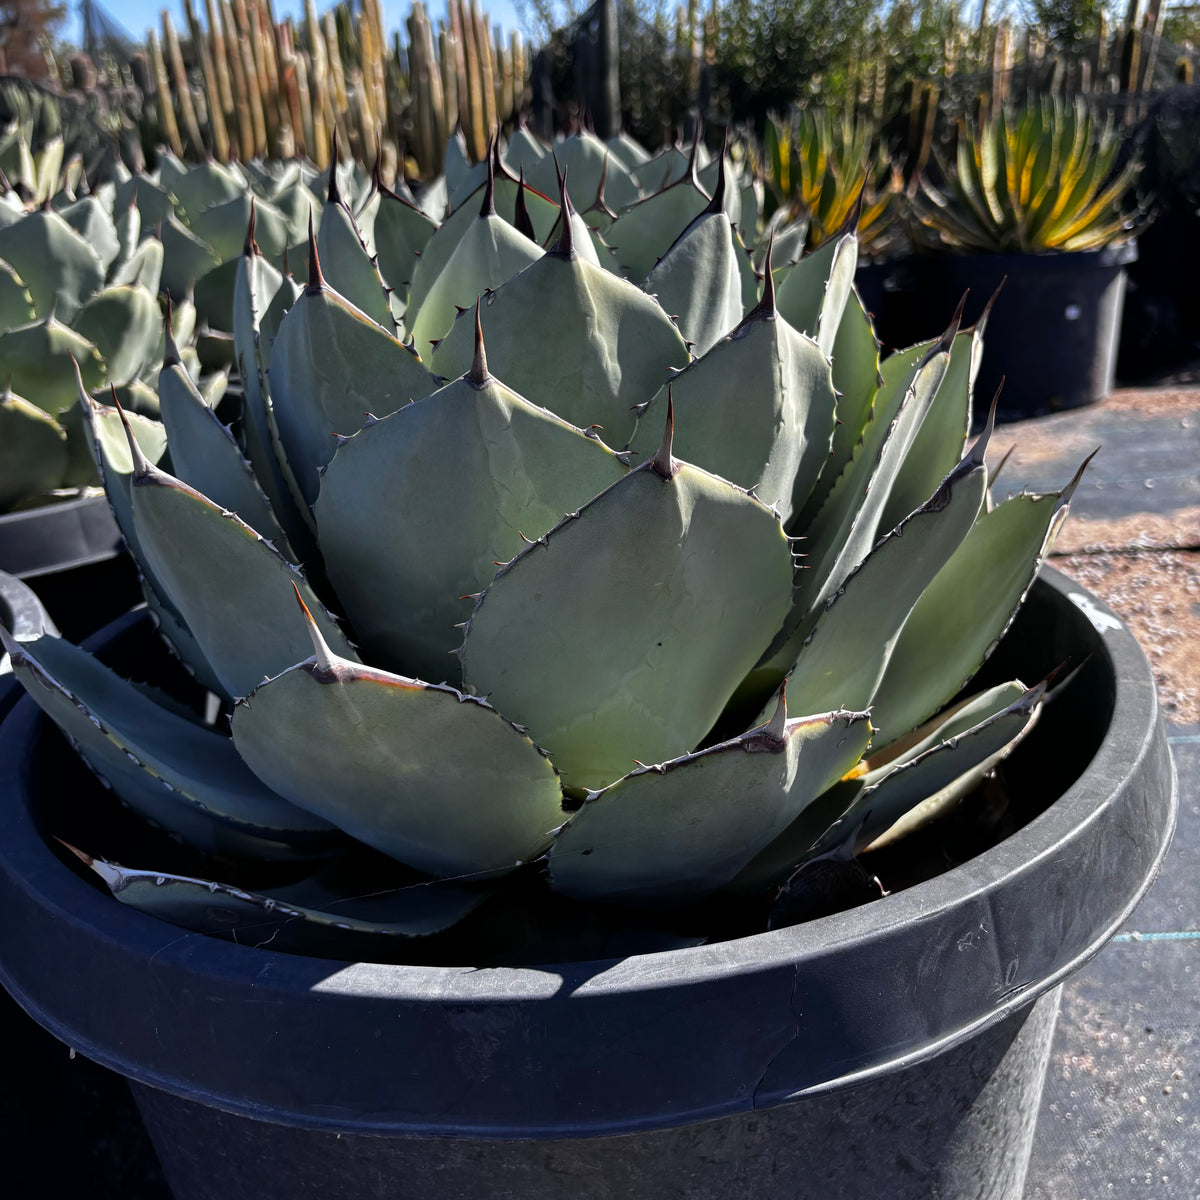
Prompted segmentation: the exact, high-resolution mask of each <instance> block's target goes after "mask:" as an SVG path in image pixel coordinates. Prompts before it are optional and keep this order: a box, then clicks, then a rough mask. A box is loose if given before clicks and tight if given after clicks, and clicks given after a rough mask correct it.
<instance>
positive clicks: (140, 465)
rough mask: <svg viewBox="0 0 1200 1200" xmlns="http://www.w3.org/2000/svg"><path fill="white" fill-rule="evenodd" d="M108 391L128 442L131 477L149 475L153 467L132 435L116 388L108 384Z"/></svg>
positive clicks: (136, 478) (136, 477)
mask: <svg viewBox="0 0 1200 1200" xmlns="http://www.w3.org/2000/svg"><path fill="white" fill-rule="evenodd" d="M109 391H110V392H111V393H112V402H113V407H114V408H115V409H116V410H117V416H118V417H120V418H121V425H122V427H123V428H124V430H125V440H126V441H127V442H128V443H129V457H130V458H131V459H132V460H133V478H134V481H135V482H136V481H137V480H139V479H144V478H145V477H146V476H147V475H149V474H150V473H151V471H152V470H153V468H152V467H151V466H150V460H149V459H147V458H146V456H145V455H144V454H143V453H142V448H141V446H139V445H138V443H137V438H135V437H134V436H133V426H132V425H130V423H129V418H128V417H127V416H126V415H125V410H124V409H123V408H122V407H121V402H120V400H118V399H117V389H116V388H115V387H112V386H111V385H110V387H109Z"/></svg>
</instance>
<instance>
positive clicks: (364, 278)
mask: <svg viewBox="0 0 1200 1200" xmlns="http://www.w3.org/2000/svg"><path fill="white" fill-rule="evenodd" d="M317 248H318V250H319V251H320V254H321V261H322V263H323V264H324V266H323V270H324V272H325V274H326V276H327V277H328V280H329V283H330V286H331V287H332V288H333V289H334V290H335V291H336V292H338V293H339V294H340V295H342V296H345V297H346V299H347V300H348V301H349V302H350V303H351V304H353V305H354V307H355V308H357V309H358V310H359V311H360V312H363V313H365V314H366V315H367V316H368V317H370V318H371V320H372V321H374V322H375V323H376V324H377V325H379V326H381V327H382V328H383V329H385V330H387V331H388V332H389V333H392V332H394V330H395V328H396V322H395V321H394V320H393V319H392V310H391V308H390V307H389V305H388V298H387V292H386V291H385V290H384V285H383V280H382V279H381V278H380V277H379V269H378V267H376V265H375V263H374V262H373V261H372V260H371V258H370V256H369V255H368V254H367V248H366V247H365V246H364V245H363V242H362V235H361V234H360V233H359V231H358V226H357V225H356V224H355V223H354V217H353V216H352V215H351V213H350V210H349V209H348V208H347V207H346V206H345V205H344V204H342V203H340V202H336V201H332V202H330V203H329V204H326V205H325V208H324V209H323V210H322V212H321V227H320V230H319V232H318V234H317ZM309 283H310V284H311V283H312V280H311V279H310V280H309Z"/></svg>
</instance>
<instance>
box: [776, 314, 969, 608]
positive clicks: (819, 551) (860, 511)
mask: <svg viewBox="0 0 1200 1200" xmlns="http://www.w3.org/2000/svg"><path fill="white" fill-rule="evenodd" d="M954 333H955V327H954V326H951V328H950V329H949V330H947V334H946V336H945V337H944V338H943V339H942V340H941V341H940V342H938V343H936V344H935V345H934V346H933V347H932V348H931V349H930V350H929V351H928V352H927V353H926V354H925V355H924V356H923V357H922V358H921V359H920V360H919V361H918V362H917V363H916V364H915V365H914V366H913V367H912V369H911V371H909V372H906V373H905V374H904V376H903V377H902V378H901V380H900V381H899V385H898V387H897V388H896V391H897V393H898V394H899V396H900V397H901V399H900V402H899V405H898V406H897V407H896V409H895V414H894V416H891V415H888V414H889V411H890V404H888V403H887V402H886V401H887V397H886V396H881V395H880V393H882V392H885V390H886V389H887V388H888V385H887V384H886V383H885V385H884V387H883V388H881V389H880V393H876V399H875V411H874V414H873V417H872V425H871V429H870V430H869V431H868V434H867V437H866V438H865V439H864V441H863V444H862V445H861V446H860V447H859V449H858V452H857V453H856V454H855V456H854V458H853V460H852V461H851V463H850V466H849V468H848V469H847V470H845V471H843V473H842V475H841V477H840V478H839V479H838V481H837V483H836V484H835V485H834V487H833V490H832V492H831V493H830V495H829V499H828V500H827V501H826V502H825V504H824V505H823V506H822V508H821V510H820V511H819V512H818V513H817V515H816V517H815V518H814V520H813V522H812V524H811V525H810V526H808V527H807V528H806V529H805V530H804V536H805V541H806V546H805V549H806V553H807V558H806V559H805V568H806V569H805V571H804V572H803V573H802V575H801V577H800V579H799V580H798V581H797V588H796V605H795V607H796V611H797V612H798V613H801V614H803V613H807V612H809V611H810V610H812V609H814V608H815V607H816V605H817V604H819V603H820V602H821V601H822V600H824V599H826V598H827V597H828V596H830V595H831V594H832V593H833V592H834V591H836V590H837V588H839V587H840V586H841V584H842V582H843V580H845V578H846V576H847V575H849V574H850V572H851V571H852V570H854V568H855V567H856V566H857V565H858V564H859V563H860V562H862V560H863V559H864V558H865V557H866V555H867V552H868V551H869V550H870V548H871V547H872V546H873V545H874V544H875V541H876V540H877V538H878V537H879V534H880V533H881V532H884V533H886V532H887V530H881V529H880V518H881V517H882V515H883V509H884V506H885V505H886V503H887V498H888V494H889V492H890V490H891V486H892V482H893V481H894V479H895V478H896V475H897V474H898V473H899V471H900V469H901V467H902V465H903V463H904V459H905V456H906V455H907V454H908V451H909V448H910V447H911V445H912V442H913V439H914V438H915V437H916V435H917V431H918V430H919V429H920V427H921V422H922V421H923V420H924V419H925V415H926V413H928V411H929V408H930V406H931V405H932V404H933V400H934V397H935V396H936V395H937V390H938V388H939V386H940V385H941V382H942V379H943V377H944V376H945V374H946V367H947V365H948V363H949V359H950V346H951V344H952V341H953V337H954ZM885 378H886V375H885Z"/></svg>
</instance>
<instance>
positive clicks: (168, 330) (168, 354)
mask: <svg viewBox="0 0 1200 1200" xmlns="http://www.w3.org/2000/svg"><path fill="white" fill-rule="evenodd" d="M173 320H174V314H173V313H172V312H171V297H170V296H168V297H167V315H166V316H165V317H164V318H163V364H162V365H163V368H164V369H165V368H167V367H177V366H179V364H180V362H181V361H182V359H181V358H180V356H179V346H178V345H177V344H176V342H175V330H174V329H173V328H172V327H171V323H172V321H173Z"/></svg>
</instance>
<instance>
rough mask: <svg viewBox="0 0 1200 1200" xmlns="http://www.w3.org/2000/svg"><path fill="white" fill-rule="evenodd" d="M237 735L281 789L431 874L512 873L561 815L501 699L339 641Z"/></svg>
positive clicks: (238, 721) (547, 773)
mask: <svg viewBox="0 0 1200 1200" xmlns="http://www.w3.org/2000/svg"><path fill="white" fill-rule="evenodd" d="M292 608H293V610H294V609H295V605H294V603H293V605H292ZM233 740H234V744H235V745H236V746H237V749H238V753H239V754H241V756H242V757H243V758H244V759H245V760H246V762H247V763H249V764H250V767H251V769H252V770H253V771H254V772H255V773H256V774H257V775H258V776H259V778H260V779H262V780H264V781H265V782H266V783H268V784H269V785H270V786H271V787H272V788H274V789H275V790H276V791H278V792H279V793H280V794H281V795H283V796H286V797H287V798H288V799H290V800H292V801H293V802H294V803H295V804H298V805H300V806H301V807H303V808H308V809H310V810H311V811H312V812H315V813H317V814H318V815H319V816H322V817H324V818H325V819H326V820H328V821H330V822H332V823H333V824H334V825H337V826H338V827H339V828H341V829H344V830H345V831H346V832H347V833H349V834H350V835H351V836H352V837H356V838H358V840H359V841H361V842H365V843H366V844H367V845H368V846H372V847H374V848H375V849H376V850H380V851H382V852H383V853H384V854H388V855H390V856H391V857H393V858H395V859H398V860H399V861H400V862H403V863H407V864H408V865H409V866H411V867H415V868H416V869H417V870H420V871H426V872H428V873H429V874H431V875H439V876H446V875H467V874H476V873H479V874H483V873H490V872H496V873H499V872H503V871H508V870H512V869H513V868H514V867H516V866H517V865H519V864H520V863H521V862H525V861H528V860H529V859H531V858H536V857H537V856H538V855H539V854H541V853H542V852H543V851H544V850H545V849H546V847H547V846H548V845H549V842H550V837H549V835H550V831H551V830H553V829H555V828H556V827H557V826H558V825H559V824H561V822H562V817H563V811H562V793H561V790H560V788H559V783H558V777H557V776H556V775H555V772H554V768H553V767H552V766H551V765H550V762H549V761H548V760H547V759H546V758H545V756H544V755H543V754H542V753H541V752H540V751H539V750H538V748H537V747H536V746H535V745H534V744H533V742H531V741H530V740H529V738H528V737H526V736H525V735H524V733H522V732H520V731H518V730H517V729H515V728H514V727H513V725H512V724H511V723H510V722H509V721H507V720H506V719H505V718H504V717H502V716H501V715H500V714H499V713H498V712H497V711H496V710H495V709H494V708H492V707H491V706H490V705H488V704H486V703H484V702H483V701H481V700H475V699H472V698H471V697H468V696H464V695H462V694H461V693H460V692H457V691H455V690H454V689H453V688H448V687H441V686H434V685H429V684H424V683H421V682H419V681H417V680H414V679H408V678H406V677H405V676H402V675H391V674H389V673H387V672H386V671H379V670H375V669H373V668H369V667H359V666H356V665H355V664H354V663H351V662H347V661H346V660H345V659H343V658H341V657H340V656H336V655H332V654H331V653H330V652H329V651H328V649H327V648H326V647H319V648H318V651H317V653H316V654H315V655H314V656H312V657H310V658H309V659H307V660H306V661H304V662H302V663H300V664H299V665H298V666H295V667H292V668H291V669H290V670H287V671H285V672H284V673H283V674H282V675H280V676H278V677H277V678H275V679H271V680H270V681H268V682H267V683H264V684H263V685H262V686H261V687H259V688H257V689H256V690H255V691H254V692H253V693H252V694H251V695H250V696H249V697H248V699H247V700H246V701H245V702H244V703H242V704H239V705H238V706H237V708H236V709H235V710H234V714H233Z"/></svg>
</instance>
